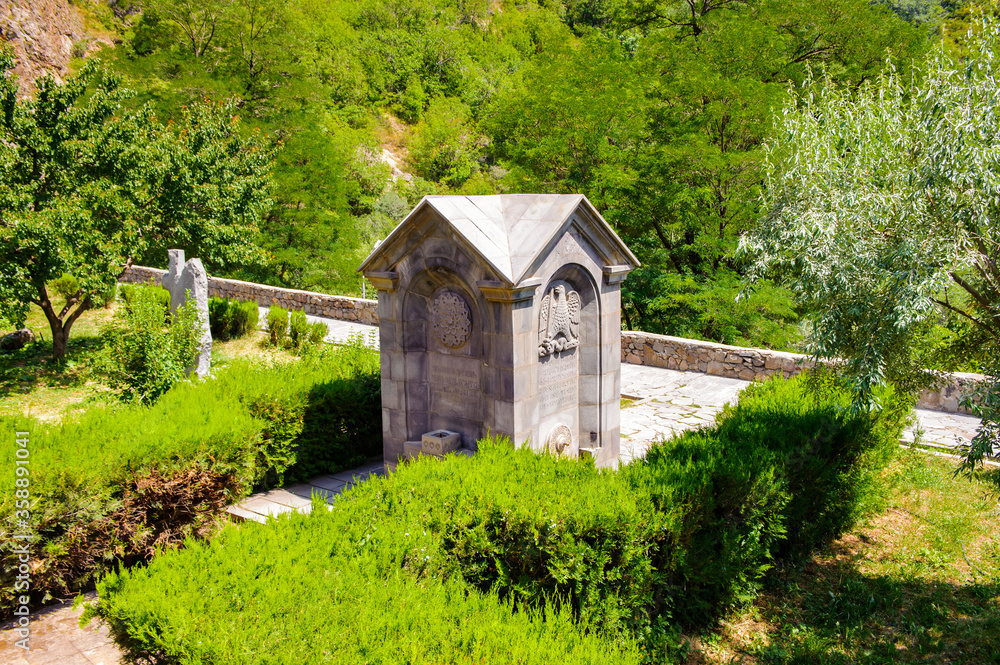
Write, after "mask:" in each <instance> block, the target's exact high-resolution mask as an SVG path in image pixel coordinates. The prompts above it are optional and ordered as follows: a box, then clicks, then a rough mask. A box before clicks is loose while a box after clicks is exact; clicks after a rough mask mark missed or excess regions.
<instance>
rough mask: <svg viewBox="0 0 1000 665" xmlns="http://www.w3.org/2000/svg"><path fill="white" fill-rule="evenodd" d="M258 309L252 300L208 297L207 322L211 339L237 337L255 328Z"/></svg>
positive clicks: (244, 335)
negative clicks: (210, 331)
mask: <svg viewBox="0 0 1000 665" xmlns="http://www.w3.org/2000/svg"><path fill="white" fill-rule="evenodd" d="M259 320H260V309H259V308H258V307H257V303H256V302H254V301H252V300H228V299H226V298H215V297H212V298H209V299H208V324H209V327H210V328H211V330H212V339H217V340H220V341H223V342H224V341H226V340H229V339H239V338H240V337H246V336H247V335H249V334H251V333H253V332H255V331H256V330H257V324H258V322H259Z"/></svg>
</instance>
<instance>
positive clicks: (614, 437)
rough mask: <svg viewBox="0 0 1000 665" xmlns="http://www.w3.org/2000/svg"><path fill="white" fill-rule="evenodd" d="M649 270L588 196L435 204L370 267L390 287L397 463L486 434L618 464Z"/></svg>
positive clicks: (385, 303) (441, 200)
mask: <svg viewBox="0 0 1000 665" xmlns="http://www.w3.org/2000/svg"><path fill="white" fill-rule="evenodd" d="M638 264H639V262H638V261H637V260H636V258H635V256H634V255H633V254H632V252H631V251H629V249H628V247H626V246H625V244H624V243H622V241H621V239H620V238H619V237H618V236H617V235H616V234H615V232H614V231H613V230H612V229H611V227H610V226H609V225H608V224H607V222H605V221H604V219H603V218H602V217H601V215H600V213H598V211H597V210H596V209H595V208H594V207H593V206H592V205H591V204H590V202H589V201H588V200H587V199H586V198H585V197H584V196H581V195H554V194H538V195H536V194H513V195H497V196H428V197H425V198H424V199H423V200H422V201H421V202H420V203H419V204H418V205H417V207H416V208H414V209H413V211H412V212H411V213H410V214H409V215H408V216H407V217H406V219H404V220H403V221H402V222H401V223H400V224H399V226H397V227H396V229H395V230H394V231H393V232H392V233H390V234H389V236H388V237H387V238H386V239H385V240H384V241H383V242H382V243H381V244H379V246H378V247H377V248H376V249H375V250H374V251H373V252H372V254H371V255H370V256H369V257H368V258H367V259H366V260H365V262H364V263H363V264H362V265H361V267H360V268H359V271H361V272H363V273H364V275H365V276H366V277H367V278H368V279H369V280H370V281H371V282H372V284H374V285H375V287H376V288H377V289H378V316H379V339H380V341H381V364H382V431H383V455H384V459H385V462H386V464H387V465H388V466H389V467H392V466H394V465H395V464H396V462H397V461H398V460H399V459H402V458H405V457H411V456H413V455H414V454H418V453H420V454H440V453H442V452H447V451H448V450H449V449H454V448H455V447H457V446H458V445H461V446H462V447H464V448H468V449H475V446H476V441H477V440H478V439H479V438H481V437H483V436H486V435H487V434H491V435H504V436H507V437H509V438H510V440H511V441H512V442H513V443H514V445H517V446H521V445H529V446H531V447H532V448H533V449H535V450H539V451H540V450H545V449H547V450H549V451H551V452H553V453H555V454H559V455H567V456H572V457H576V456H580V455H586V456H589V457H592V458H593V459H594V460H595V462H596V463H597V464H598V465H599V466H611V465H614V464H616V463H617V460H618V449H619V416H620V413H619V407H620V402H619V400H620V393H621V377H620V368H621V348H620V347H621V292H620V287H621V282H622V280H624V279H625V276H626V275H627V274H628V273H629V271H630V270H632V269H633V268H634V267H636V266H637V265H638ZM456 434H457V435H458V436H454V435H456Z"/></svg>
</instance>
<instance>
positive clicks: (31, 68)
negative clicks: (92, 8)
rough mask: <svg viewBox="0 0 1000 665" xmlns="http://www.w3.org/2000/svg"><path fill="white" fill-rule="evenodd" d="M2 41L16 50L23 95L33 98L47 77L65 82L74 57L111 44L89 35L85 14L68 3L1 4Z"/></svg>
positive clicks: (7, 0)
mask: <svg viewBox="0 0 1000 665" xmlns="http://www.w3.org/2000/svg"><path fill="white" fill-rule="evenodd" d="M0 41H3V42H7V43H8V44H10V45H11V46H13V48H14V57H15V58H16V60H17V65H16V66H15V68H14V73H15V74H16V75H17V76H18V78H19V79H20V92H21V94H22V95H28V94H31V92H32V91H33V90H34V82H35V79H37V78H38V77H40V76H42V75H43V74H46V73H51V74H52V75H54V76H55V77H56V78H58V79H60V80H62V79H64V78H65V77H66V76H67V75H68V74H69V73H70V61H71V60H72V59H73V57H74V56H77V57H80V56H83V55H85V54H86V53H88V52H92V51H94V50H95V48H99V47H100V46H101V45H103V44H110V43H111V40H110V39H108V38H107V37H106V36H103V35H98V34H93V32H92V31H89V30H88V29H87V25H86V21H85V19H84V15H83V12H81V10H80V9H79V8H77V7H75V6H73V5H72V4H70V2H69V1H68V0H0Z"/></svg>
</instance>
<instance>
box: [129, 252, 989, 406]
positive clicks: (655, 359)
mask: <svg viewBox="0 0 1000 665" xmlns="http://www.w3.org/2000/svg"><path fill="white" fill-rule="evenodd" d="M166 272H167V271H166V270H158V269H156V268H146V267H143V266H133V267H131V268H130V269H129V270H128V271H127V272H126V273H125V274H124V275H123V276H122V278H121V281H122V282H128V283H133V284H134V283H145V282H148V281H149V280H150V279H152V280H153V281H154V282H156V283H157V284H160V282H161V281H162V279H163V275H164V274H166ZM208 293H209V295H210V296H218V297H222V298H231V299H233V300H256V301H257V304H259V305H262V306H264V307H269V306H271V305H272V304H278V305H280V306H282V307H285V308H286V309H293V310H301V311H304V312H305V313H306V314H314V315H316V316H324V317H327V318H331V319H340V320H343V321H354V322H357V323H364V324H368V325H378V314H377V307H378V301H375V300H364V299H362V298H348V297H346V296H331V295H326V294H322V293H313V292H311V291H298V290H295V289H281V288H278V287H275V286H266V285H264V284H254V283H252V282H241V281H239V280H236V279H221V278H218V277H209V278H208ZM621 353H622V362H625V363H630V364H633V365H649V366H651V367H665V368H667V369H676V370H681V371H687V372H704V373H705V374H714V375H716V376H725V377H729V378H733V379H743V380H744V381H752V380H754V379H757V378H762V379H763V378H767V377H769V376H772V375H774V374H779V373H780V374H781V375H783V376H785V377H790V376H793V375H795V374H798V373H799V372H801V371H802V370H803V369H808V368H810V367H812V366H813V364H812V362H811V361H810V360H809V357H808V356H804V355H802V354H798V353H784V352H782V351H771V350H768V349H750V348H744V347H740V346H729V345H727V344H714V343H712V342H702V341H700V340H693V339H683V338H681V337H670V336H668V335H654V334H652V333H646V332H638V331H631V330H623V331H622V346H621ZM982 378H983V377H982V375H980V374H962V373H955V374H952V375H950V376H949V377H948V378H947V380H946V381H945V383H944V386H943V387H942V388H940V389H939V390H927V391H924V392H923V393H922V394H921V396H920V399H919V400H918V402H917V405H918V406H920V407H922V408H925V409H934V410H936V411H946V412H948V413H968V411H967V410H966V409H965V408H963V407H962V406H961V405H960V401H961V399H962V396H963V395H965V394H967V392H968V391H969V389H970V388H971V387H973V386H975V385H976V384H977V383H978V382H979V381H981V380H982Z"/></svg>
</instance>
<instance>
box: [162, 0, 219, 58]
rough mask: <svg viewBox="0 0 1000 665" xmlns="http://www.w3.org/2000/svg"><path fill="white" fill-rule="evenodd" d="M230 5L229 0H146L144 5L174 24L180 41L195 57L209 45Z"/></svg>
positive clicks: (199, 55) (203, 52)
mask: <svg viewBox="0 0 1000 665" xmlns="http://www.w3.org/2000/svg"><path fill="white" fill-rule="evenodd" d="M230 4H231V0H149V2H148V7H149V8H151V9H152V10H153V13H154V14H155V15H157V16H160V17H163V18H165V19H167V20H168V21H170V22H171V23H172V24H174V25H175V26H177V28H178V30H179V31H180V34H181V35H183V40H184V44H185V45H186V46H187V48H188V49H190V51H191V54H192V55H194V56H195V57H196V58H198V57H201V56H202V55H204V54H205V52H206V51H207V50H208V49H209V47H210V46H211V45H212V42H213V40H214V39H215V38H216V36H217V34H218V32H219V30H220V28H221V26H222V24H223V23H225V21H226V19H227V17H228V13H229V9H230Z"/></svg>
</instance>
